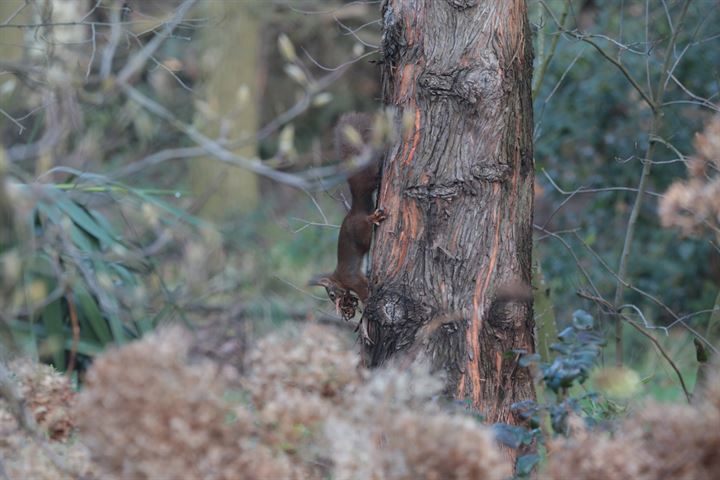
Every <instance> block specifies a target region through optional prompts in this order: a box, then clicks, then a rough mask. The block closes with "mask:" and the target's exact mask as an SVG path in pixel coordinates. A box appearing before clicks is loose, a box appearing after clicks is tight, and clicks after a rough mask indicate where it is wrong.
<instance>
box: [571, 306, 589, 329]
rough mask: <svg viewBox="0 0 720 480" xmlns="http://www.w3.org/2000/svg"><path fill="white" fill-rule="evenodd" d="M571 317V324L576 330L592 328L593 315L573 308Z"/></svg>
mask: <svg viewBox="0 0 720 480" xmlns="http://www.w3.org/2000/svg"><path fill="white" fill-rule="evenodd" d="M572 318H573V319H572V321H573V325H574V326H575V328H577V329H578V330H590V329H591V328H593V323H594V320H593V317H592V315H590V314H589V313H588V312H586V311H585V310H575V311H574V312H573V317H572Z"/></svg>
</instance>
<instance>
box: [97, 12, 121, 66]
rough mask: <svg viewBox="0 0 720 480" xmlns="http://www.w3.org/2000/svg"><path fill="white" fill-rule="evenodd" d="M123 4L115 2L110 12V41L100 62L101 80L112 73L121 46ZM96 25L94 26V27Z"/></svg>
mask: <svg viewBox="0 0 720 480" xmlns="http://www.w3.org/2000/svg"><path fill="white" fill-rule="evenodd" d="M122 5H123V2H120V1H117V0H116V1H115V2H114V3H113V5H112V7H111V10H110V40H108V43H107V45H106V46H105V50H103V56H102V61H101V62H100V78H102V79H106V78H108V77H109V76H110V73H111V72H112V63H113V59H114V58H115V51H116V50H117V48H118V45H119V44H120V38H122V26H121V25H122V23H121V22H120V18H121V16H122V10H123V6H122ZM94 26H95V25H94V24H93V27H94Z"/></svg>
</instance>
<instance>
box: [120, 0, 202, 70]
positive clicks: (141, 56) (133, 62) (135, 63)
mask: <svg viewBox="0 0 720 480" xmlns="http://www.w3.org/2000/svg"><path fill="white" fill-rule="evenodd" d="M196 1H197V0H185V1H184V2H183V3H182V4H181V5H180V7H178V9H177V10H176V11H175V15H173V17H172V19H171V20H170V21H169V22H167V23H166V24H165V27H164V28H163V30H162V32H160V33H159V34H157V35H155V37H153V39H152V40H150V41H149V42H148V43H147V45H145V47H143V49H142V50H140V51H139V52H138V53H136V54H135V55H134V56H133V57H132V58H131V59H130V60H129V61H128V63H127V64H126V65H125V66H124V67H123V69H122V70H120V73H118V75H117V81H118V83H121V84H124V83H126V82H127V81H128V80H129V79H130V78H131V77H132V76H134V75H135V74H136V73H137V72H138V71H140V69H141V68H143V66H145V63H147V61H148V60H149V59H150V57H152V55H153V54H154V53H155V52H156V51H157V49H158V48H160V45H162V43H163V42H164V41H165V39H166V38H167V37H168V36H169V35H170V34H171V33H172V31H173V30H174V29H175V27H177V26H178V24H179V23H180V22H182V20H183V18H185V15H186V14H187V12H188V10H190V8H192V6H193V5H194V4H195V3H196Z"/></svg>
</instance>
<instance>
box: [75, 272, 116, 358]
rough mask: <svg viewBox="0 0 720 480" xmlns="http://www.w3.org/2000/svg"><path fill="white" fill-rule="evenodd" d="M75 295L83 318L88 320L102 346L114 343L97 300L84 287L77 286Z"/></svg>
mask: <svg viewBox="0 0 720 480" xmlns="http://www.w3.org/2000/svg"><path fill="white" fill-rule="evenodd" d="M73 293H74V294H75V298H76V299H77V301H78V303H79V305H80V309H81V311H82V313H83V318H84V319H86V320H87V322H88V323H89V325H90V328H91V329H92V331H93V333H94V334H95V336H96V337H97V339H98V341H99V342H100V345H107V344H109V343H112V340H113V337H112V334H111V333H110V329H109V328H108V325H107V322H106V321H105V319H104V318H103V315H102V313H101V312H100V309H99V308H98V306H97V304H96V303H95V299H94V298H93V297H92V296H91V295H90V294H89V293H88V291H87V290H86V289H85V286H84V285H81V284H79V283H78V284H75V285H74V287H73Z"/></svg>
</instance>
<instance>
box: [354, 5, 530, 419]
mask: <svg viewBox="0 0 720 480" xmlns="http://www.w3.org/2000/svg"><path fill="white" fill-rule="evenodd" d="M382 21H383V39H382V53H383V94H384V100H385V103H386V104H388V105H390V106H394V107H395V108H396V109H397V110H396V111H397V114H396V115H397V116H396V120H395V121H396V124H397V125H398V126H400V125H403V124H410V128H409V129H405V131H404V134H403V135H402V136H401V138H399V139H398V140H397V141H396V142H395V143H394V144H393V145H392V146H391V147H390V149H389V151H388V154H387V156H386V159H385V163H384V168H383V178H382V183H381V187H380V193H379V198H378V205H379V206H380V207H382V208H384V209H385V211H386V212H388V214H389V218H388V219H387V220H386V221H385V222H384V223H383V224H382V225H381V226H380V227H378V229H377V233H376V242H375V246H374V249H373V252H372V266H373V267H372V272H371V277H370V283H371V285H372V289H373V290H372V296H371V298H370V300H369V302H368V305H367V307H366V311H365V315H366V316H367V320H368V323H369V327H370V335H371V338H372V339H373V341H374V343H373V344H372V345H367V346H366V347H365V355H366V359H367V361H368V363H369V364H370V365H380V364H382V363H383V362H385V361H386V360H387V359H389V358H390V357H392V356H393V355H396V354H397V353H398V352H400V351H403V350H407V349H408V348H409V346H411V345H413V344H414V342H415V338H416V334H417V333H418V331H419V329H420V328H422V327H423V326H425V325H427V324H428V323H429V322H431V321H433V320H436V319H438V318H441V317H445V316H447V318H461V320H460V321H454V322H452V323H446V324H444V325H442V326H441V327H439V328H438V329H436V330H435V331H434V332H433V333H432V334H431V335H430V337H429V338H428V339H427V342H426V343H427V345H426V352H427V354H428V355H429V357H430V358H431V361H432V363H433V365H434V367H435V368H437V369H441V370H444V371H445V372H446V374H447V379H448V384H447V389H448V393H450V394H452V395H454V396H455V397H456V398H461V399H462V398H469V399H471V400H472V404H473V405H474V407H476V408H477V409H479V410H480V411H482V412H483V413H484V414H485V415H486V416H487V419H488V421H489V422H509V423H517V422H516V419H515V418H513V414H512V412H511V411H510V405H511V404H512V403H514V402H517V401H520V400H525V399H529V398H534V389H533V383H532V379H531V376H530V373H529V372H528V371H527V370H526V369H525V368H522V367H520V366H519V364H518V355H517V354H513V353H512V352H513V351H517V350H525V351H528V352H531V351H533V349H534V343H533V315H532V300H531V295H529V285H530V276H531V250H532V200H533V173H534V172H533V168H534V167H533V156H532V101H531V76H532V46H531V38H530V30H529V27H528V20H527V11H526V5H525V1H524V0H486V1H483V2H479V1H477V0H464V1H463V0H445V1H438V0H385V1H384V3H383V5H382ZM403 119H405V121H404V120H403ZM408 120H412V121H411V122H410V121H408Z"/></svg>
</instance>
